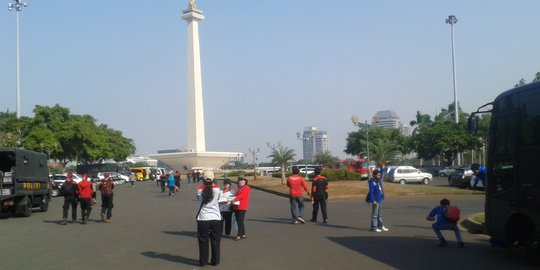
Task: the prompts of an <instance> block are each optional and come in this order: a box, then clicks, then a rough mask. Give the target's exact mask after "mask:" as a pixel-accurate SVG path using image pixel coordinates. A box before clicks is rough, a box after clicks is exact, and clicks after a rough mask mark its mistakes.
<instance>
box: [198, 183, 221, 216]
mask: <svg viewBox="0 0 540 270" xmlns="http://www.w3.org/2000/svg"><path fill="white" fill-rule="evenodd" d="M204 187H205V186H204V185H201V186H199V187H198V188H197V199H198V200H199V201H201V202H202V192H203V190H204ZM212 194H213V195H214V197H213V198H212V200H211V201H209V202H208V203H206V204H203V205H202V207H201V211H200V212H199V215H197V220H221V213H220V212H219V202H218V200H219V198H220V196H221V190H220V189H219V186H217V185H212Z"/></svg>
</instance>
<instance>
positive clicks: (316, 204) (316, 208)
mask: <svg viewBox="0 0 540 270" xmlns="http://www.w3.org/2000/svg"><path fill="white" fill-rule="evenodd" d="M319 205H320V206H321V212H322V218H323V220H327V219H328V215H327V214H326V200H325V199H313V216H312V218H311V220H313V221H317V214H318V213H319Z"/></svg>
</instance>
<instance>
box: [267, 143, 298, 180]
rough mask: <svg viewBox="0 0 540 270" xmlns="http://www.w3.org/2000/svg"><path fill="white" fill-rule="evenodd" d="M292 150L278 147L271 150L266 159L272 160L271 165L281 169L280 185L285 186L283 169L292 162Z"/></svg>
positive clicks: (293, 154)
mask: <svg viewBox="0 0 540 270" xmlns="http://www.w3.org/2000/svg"><path fill="white" fill-rule="evenodd" d="M295 155H296V154H295V153H294V150H293V149H291V148H288V147H283V146H279V147H276V148H273V149H272V154H270V155H269V156H268V157H269V158H272V163H273V164H277V165H279V166H280V167H281V184H282V185H284V184H285V168H286V167H287V164H289V162H292V161H294V156H295Z"/></svg>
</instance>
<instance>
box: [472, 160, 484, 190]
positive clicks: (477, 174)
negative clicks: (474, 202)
mask: <svg viewBox="0 0 540 270" xmlns="http://www.w3.org/2000/svg"><path fill="white" fill-rule="evenodd" d="M471 167H472V166H471ZM473 176H474V184H473V186H472V189H476V186H477V185H478V181H480V182H482V187H485V183H486V167H485V166H483V165H477V166H476V168H474V169H473Z"/></svg>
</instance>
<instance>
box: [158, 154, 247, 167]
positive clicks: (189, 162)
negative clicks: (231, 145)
mask: <svg viewBox="0 0 540 270" xmlns="http://www.w3.org/2000/svg"><path fill="white" fill-rule="evenodd" d="M243 156H244V154H243V153H236V152H174V153H164V154H154V155H150V158H153V159H157V160H159V161H161V162H163V163H165V164H167V165H169V166H170V167H171V168H173V169H178V170H183V169H184V168H188V169H192V168H197V169H205V170H217V169H219V168H221V166H223V165H225V164H228V163H229V162H230V161H231V160H233V159H238V158H240V157H243Z"/></svg>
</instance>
